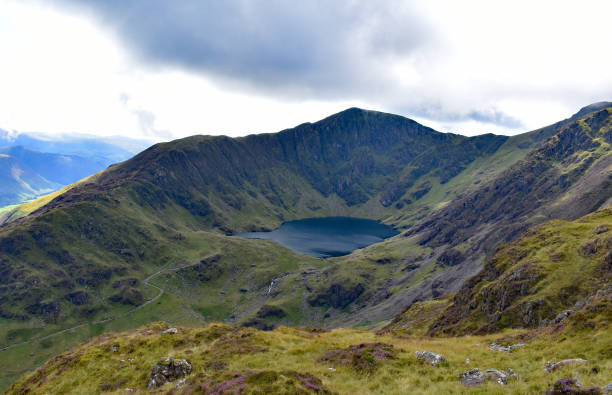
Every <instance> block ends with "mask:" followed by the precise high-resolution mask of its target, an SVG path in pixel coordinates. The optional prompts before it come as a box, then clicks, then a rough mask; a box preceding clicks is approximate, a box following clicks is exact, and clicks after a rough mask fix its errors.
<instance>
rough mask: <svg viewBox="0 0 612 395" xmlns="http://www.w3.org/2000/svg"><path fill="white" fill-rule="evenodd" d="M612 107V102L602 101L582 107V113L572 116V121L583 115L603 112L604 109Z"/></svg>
mask: <svg viewBox="0 0 612 395" xmlns="http://www.w3.org/2000/svg"><path fill="white" fill-rule="evenodd" d="M607 107H612V102H609V101H600V102H597V103H593V104H589V105H588V106H585V107H582V108H581V109H580V111H578V112H577V113H576V114H574V115H572V118H571V119H575V118H579V117H581V116H583V115H587V114H590V113H592V112H595V111H599V110H603V109H604V108H607Z"/></svg>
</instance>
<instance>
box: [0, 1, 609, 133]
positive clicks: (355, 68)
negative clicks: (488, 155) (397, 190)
mask: <svg viewBox="0 0 612 395" xmlns="http://www.w3.org/2000/svg"><path fill="white" fill-rule="evenodd" d="M610 15H612V2H610V1H588V0H585V1H581V2H577V1H563V0H556V1H545V0H541V1H521V0H515V1H489V0H486V1H484V0H483V1H471V0H465V1H441V0H428V1H420V0H415V1H392V0H379V1H376V2H372V1H366V0H364V1H352V0H346V1H345V0H309V1H303V2H294V1H284V0H258V1H248V0H206V1H205V0H176V1H167V0H46V1H40V0H0V55H1V59H2V60H0V128H3V129H8V130H17V131H21V132H38V133H48V134H71V133H79V134H93V135H100V136H110V135H121V136H129V137H133V138H148V139H151V140H156V141H163V140H170V139H174V138H179V137H184V136H189V135H193V134H212V135H216V134H225V135H230V136H241V135H247V134H251V133H264V132H266V133H268V132H276V131H279V130H282V129H285V128H289V127H293V126H296V125H298V124H300V123H303V122H314V121H316V120H319V119H322V118H324V117H326V116H328V115H331V114H333V113H336V112H339V111H342V110H344V109H346V108H348V107H361V108H366V109H372V110H379V111H385V112H391V113H396V114H400V115H403V116H406V117H409V118H412V119H415V120H417V121H419V122H421V123H423V124H425V125H427V126H431V127H433V128H434V129H437V130H439V131H443V132H453V133H460V134H464V135H477V134H482V133H488V132H492V133H499V134H508V135H512V134H517V133H521V132H525V131H529V130H533V129H536V128H538V127H542V126H545V125H548V124H551V123H553V122H556V121H559V120H561V119H564V118H567V117H569V116H571V115H572V114H573V113H575V112H577V111H578V109H579V108H580V107H583V106H585V105H587V104H590V103H593V102H597V101H603V100H612V72H611V70H612V41H610V37H609V27H608V26H609V16H610Z"/></svg>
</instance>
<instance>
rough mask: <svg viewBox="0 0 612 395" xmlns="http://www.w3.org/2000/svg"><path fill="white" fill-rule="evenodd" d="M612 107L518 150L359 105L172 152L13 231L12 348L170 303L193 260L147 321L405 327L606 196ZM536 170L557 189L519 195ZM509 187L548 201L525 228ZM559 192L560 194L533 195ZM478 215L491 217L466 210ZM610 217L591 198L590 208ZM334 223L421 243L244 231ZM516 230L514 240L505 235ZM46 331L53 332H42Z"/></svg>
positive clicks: (6, 303)
mask: <svg viewBox="0 0 612 395" xmlns="http://www.w3.org/2000/svg"><path fill="white" fill-rule="evenodd" d="M609 110H610V109H608V108H606V109H603V110H596V111H594V112H590V113H588V114H586V115H584V116H582V117H581V118H579V119H573V120H572V119H567V120H564V121H561V122H558V123H556V124H553V125H550V126H548V127H545V128H542V129H538V130H536V131H534V132H530V133H527V134H524V135H520V136H515V137H507V136H494V135H482V136H477V137H471V138H468V137H464V136H459V135H452V134H443V133H439V132H435V131H432V129H430V128H427V127H425V126H422V125H419V124H418V123H416V122H414V121H411V120H407V119H406V118H403V117H400V116H388V115H386V114H384V113H378V112H370V111H362V110H358V109H349V110H347V111H344V112H342V113H339V114H335V116H331V117H328V118H326V119H324V120H322V121H319V122H315V123H311V124H308V123H307V124H303V125H300V126H298V127H296V128H293V129H288V130H285V131H282V132H281V133H278V134H268V135H251V136H246V137H242V138H239V139H232V138H229V137H212V136H194V137H189V138H185V139H181V140H177V141H173V142H169V143H163V144H157V145H154V146H152V147H150V148H149V149H147V150H145V151H143V152H142V153H140V154H139V155H137V156H135V157H134V158H132V159H130V160H128V161H125V162H122V163H120V164H116V165H113V166H111V167H110V168H109V169H107V170H105V171H103V172H102V173H100V174H98V175H96V176H95V177H93V178H92V179H90V180H86V181H84V182H82V183H80V184H78V185H75V186H73V187H72V188H70V189H68V190H67V191H66V192H64V193H61V194H59V196H57V197H55V198H54V199H52V200H51V201H50V202H46V204H43V205H42V206H41V207H37V208H36V209H35V211H34V212H33V213H32V214H31V215H30V216H28V217H24V218H21V219H19V220H17V221H14V222H12V223H9V224H7V225H5V226H3V227H0V272H1V273H2V274H3V278H4V279H5V280H4V282H3V284H0V316H1V318H0V319H3V320H6V321H5V322H9V323H10V328H14V329H11V330H8V329H7V330H6V331H4V332H3V333H0V338H4V339H7V342H8V341H11V339H14V338H21V339H26V338H31V339H36V337H37V336H43V335H44V334H45V333H47V334H48V333H50V332H51V331H52V330H54V329H55V328H57V329H60V328H65V327H66V326H68V325H76V324H77V323H80V322H83V321H85V322H89V321H94V320H100V319H102V318H103V317H108V316H109V315H110V316H114V315H116V313H119V312H121V311H125V310H126V309H128V308H129V306H131V305H138V304H141V303H143V302H144V301H146V300H147V298H150V297H152V293H151V292H152V289H150V288H149V287H147V286H146V285H145V284H144V279H146V278H147V277H148V276H150V275H151V274H153V273H156V272H158V271H160V270H161V269H162V268H179V267H183V266H186V265H190V266H192V265H195V266H193V268H192V269H184V270H177V271H176V272H172V273H168V275H167V276H164V277H163V279H161V278H160V279H157V280H156V283H155V286H156V287H160V288H161V289H166V290H168V292H170V291H171V292H172V295H171V296H168V297H167V298H161V299H160V301H159V303H160V305H159V306H157V304H156V305H155V306H150V307H149V306H147V307H146V309H144V310H146V311H147V312H150V313H148V314H151V315H150V316H148V317H149V318H147V316H146V315H144V313H140V314H143V315H142V316H141V318H139V319H141V320H142V321H138V322H141V323H147V322H150V319H152V318H153V316H154V314H153V313H151V312H152V311H158V309H162V310H163V309H170V308H171V306H173V305H174V304H175V303H181V302H178V301H183V302H182V303H183V304H184V305H186V307H185V309H186V310H187V311H190V313H189V314H191V318H189V319H187V318H181V319H180V320H186V322H189V323H190V324H193V323H194V322H196V323H198V322H201V321H198V320H205V321H206V320H209V319H211V318H214V319H217V320H219V319H220V320H226V321H228V322H230V323H235V324H243V325H249V326H256V327H259V328H271V327H274V326H277V325H278V324H284V325H313V324H314V325H317V326H326V327H337V326H346V325H358V324H361V325H363V324H373V323H376V322H380V321H384V320H387V319H389V318H391V317H392V316H394V315H395V314H397V313H399V312H400V311H401V310H402V309H403V308H404V307H405V306H407V305H409V304H412V303H413V302H415V301H420V300H426V299H430V298H432V297H440V296H444V295H447V294H449V293H452V292H455V291H457V290H458V289H459V287H460V286H461V283H462V282H463V280H465V279H467V278H469V277H471V276H472V275H474V274H476V273H478V272H479V271H480V269H481V268H482V265H483V263H484V261H485V259H486V258H487V257H488V256H490V255H491V254H492V253H493V252H494V250H495V248H496V247H497V245H499V243H502V242H506V241H509V239H511V238H512V237H516V235H518V233H520V231H521V230H522V229H525V228H526V227H528V226H529V225H533V224H535V223H538V222H544V221H545V220H546V219H547V218H548V217H554V216H555V215H557V214H556V212H558V208H556V207H557V206H554V203H555V202H560V203H559V204H560V205H559V206H558V207H562V205H561V204H562V203H563V202H565V201H567V202H571V201H573V200H572V199H574V197H575V196H578V195H576V194H575V193H574V192H572V191H573V190H572V189H571V188H572V187H573V186H576V187H577V188H578V189H579V190H580V191H581V192H580V194H579V195H580V196H592V200H593V201H597V202H598V201H599V200H601V197H602V196H603V195H605V194H607V193H608V186H607V184H606V178H605V177H604V178H597V177H594V178H593V177H592V178H593V179H596V181H597V182H596V183H593V182H591V181H589V180H590V178H589V179H588V180H587V178H588V177H587V176H589V177H590V175H591V174H593V173H597V174H598V173H599V172H600V171H601V169H599V168H597V167H596V166H598V164H599V163H604V159H606V158H608V157H609V143H607V142H606V139H607V138H608V136H609V134H610V130H611V128H610V118H611V116H610V111H609ZM327 128H328V129H327ZM568 147H569V148H568ZM572 147H573V148H572ZM604 168H606V167H605V166H604ZM538 169H539V170H538ZM593 169H595V170H593ZM534 170H537V173H534ZM521 174H524V175H529V177H531V178H529V179H535V178H534V177H536V176H541V182H540V184H537V183H536V184H534V185H535V186H536V187H535V188H531V187H529V188H524V187H523V188H517V186H519V184H517V180H518V181H520V180H527V178H525V177H524V176H520V175H521ZM514 175H519V176H517V177H514ZM513 177H514V178H516V180H513ZM585 180H586V181H585ZM587 181H588V182H587ZM527 184H529V183H527ZM495 185H499V186H500V188H501V189H500V188H498V189H500V190H502V191H503V190H504V189H503V188H502V187H507V188H509V190H512V191H514V193H515V194H514V195H512V194H508V193H505V195H504V194H502V195H504V196H506V197H508V198H509V199H510V200H511V199H514V200H515V201H518V202H520V203H521V204H522V203H523V202H532V205H530V206H528V207H527V208H526V209H519V208H516V207H514V208H513V210H515V211H512V210H510V211H508V213H514V212H516V213H519V214H520V215H519V216H516V215H517V214H512V215H515V217H514V218H502V217H503V216H502V217H499V218H498V217H497V216H495V215H492V216H490V217H487V216H486V215H485V214H486V210H485V209H483V207H489V208H491V207H496V206H495V204H497V203H496V202H497V201H498V200H499V199H498V197H499V196H498V195H496V194H495V191H496V189H495ZM529 185H531V184H529ZM551 185H552V186H555V188H553V189H550V188H549V186H551ZM538 188H540V189H538ZM521 191H523V192H521ZM541 191H548V192H546V194H544V195H541V197H545V198H546V199H539V198H538V199H531V198H532V197H537V196H540V195H539V194H540V192H541ZM517 193H518V195H517ZM521 193H522V195H521ZM568 193H569V195H567V194H568ZM517 196H520V198H517ZM475 197H476V200H474V198H475ZM530 199H531V200H530ZM589 199H590V198H589ZM510 200H507V202H509V201H510ZM499 201H500V202H503V199H501V200H499ZM469 202H476V203H477V204H474V203H470V204H471V206H470V207H471V208H470V210H472V211H469V210H468V211H465V210H464V206H463V205H464V204H467V203H469ZM494 203H495V204H494ZM479 204H482V206H479ZM507 204H509V203H507ZM466 207H467V206H466ZM498 207H499V205H498ZM593 207H594V203H592V202H591V201H590V200H589V201H588V202H586V203H585V204H584V205H583V210H586V211H588V210H590V209H592V208H593ZM549 209H550V210H551V211H550V212H549V213H548V214H546V213H547V212H545V210H549ZM521 210H522V211H521ZM542 210H544V211H542ZM555 210H557V211H555ZM462 213H463V214H465V215H467V214H468V213H471V214H470V215H471V216H470V217H469V218H462V217H461V215H462ZM542 213H544V214H542ZM534 214H536V215H534ZM330 215H353V216H363V217H369V218H372V219H378V220H381V221H382V222H384V223H386V224H390V225H393V226H395V227H396V228H397V229H400V230H402V231H403V232H402V235H400V236H397V237H394V238H392V239H389V240H386V241H384V242H382V243H380V244H378V245H373V246H370V247H368V248H365V249H363V250H358V251H355V252H354V253H352V254H351V255H348V256H346V257H340V258H334V259H329V260H325V261H319V260H316V259H314V258H308V257H304V256H299V255H297V254H295V253H293V252H291V251H288V250H286V249H284V248H282V247H280V246H278V245H275V244H274V243H269V242H259V241H254V240H245V239H239V238H234V237H227V236H226V235H228V234H234V233H235V232H237V231H240V230H264V229H271V228H274V227H276V226H278V225H279V224H280V223H282V222H284V221H286V220H289V219H298V218H304V217H316V216H330ZM510 217H511V216H510ZM519 217H520V218H523V217H524V218H526V220H524V222H521V221H523V220H521V221H518V222H516V224H515V225H516V228H513V227H512V226H511V225H512V223H510V222H508V223H505V222H503V221H509V220H512V219H517V218H519ZM520 218H519V219H520ZM449 219H451V220H449ZM499 221H501V222H499ZM499 225H501V226H500V227H499V228H500V229H504V228H503V227H504V226H506V227H507V230H504V231H503V232H501V233H499V235H497V234H496V233H495V232H493V230H494V229H496V226H499ZM457 226H459V228H460V231H457V230H453V229H456V227H457ZM209 256H216V257H217V258H215V259H214V260H212V261H211V260H209V259H208V258H206V257H209ZM198 262H200V263H198ZM196 264H197V265H196ZM253 265H255V266H253ZM196 268H197V269H196ZM115 284H117V286H116V287H114V285H115ZM70 295H72V296H70ZM185 300H188V301H189V303H187V304H185V302H184V301H185ZM75 302H76V303H75ZM81 302H83V303H81ZM270 311H274V312H276V313H274V314H270V313H269V312H270ZM196 317H197V318H196ZM35 320H41V321H42V322H44V323H45V326H44V327H41V326H39V325H38V326H37V325H34V326H32V325H31V324H27V323H28V322H33V321H35ZM180 320H179V322H185V321H180ZM194 320H195V321H194ZM24 326H31V329H29V332H24ZM7 328H9V326H7ZM25 333H29V335H26V334H25ZM54 347H55V346H54ZM57 347H59V345H57Z"/></svg>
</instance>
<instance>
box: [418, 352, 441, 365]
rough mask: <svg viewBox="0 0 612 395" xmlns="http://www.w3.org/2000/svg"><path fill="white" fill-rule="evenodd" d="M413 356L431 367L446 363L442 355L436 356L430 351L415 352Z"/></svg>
mask: <svg viewBox="0 0 612 395" xmlns="http://www.w3.org/2000/svg"><path fill="white" fill-rule="evenodd" d="M414 356H415V357H416V358H417V359H420V360H422V361H425V362H427V363H429V364H431V365H432V366H435V365H438V364H440V363H441V362H444V361H446V357H444V355H441V354H436V353H435V352H431V351H416V352H415V353H414Z"/></svg>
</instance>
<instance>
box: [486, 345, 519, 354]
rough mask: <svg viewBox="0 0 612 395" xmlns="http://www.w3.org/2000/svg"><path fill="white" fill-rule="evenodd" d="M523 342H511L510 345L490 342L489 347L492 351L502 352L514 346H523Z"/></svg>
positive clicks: (508, 350) (510, 349)
mask: <svg viewBox="0 0 612 395" xmlns="http://www.w3.org/2000/svg"><path fill="white" fill-rule="evenodd" d="M524 346H525V345H524V344H523V343H518V344H513V345H511V346H502V345H501V344H497V343H491V345H490V346H489V348H490V349H491V350H493V351H502V352H510V351H512V350H514V349H515V348H519V347H524Z"/></svg>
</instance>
